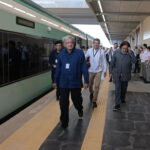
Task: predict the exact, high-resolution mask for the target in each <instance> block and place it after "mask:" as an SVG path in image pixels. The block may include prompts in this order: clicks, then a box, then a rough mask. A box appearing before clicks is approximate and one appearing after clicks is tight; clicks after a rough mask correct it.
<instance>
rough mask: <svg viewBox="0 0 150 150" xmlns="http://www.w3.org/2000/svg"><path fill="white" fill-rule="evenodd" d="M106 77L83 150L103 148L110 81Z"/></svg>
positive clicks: (99, 149)
mask: <svg viewBox="0 0 150 150" xmlns="http://www.w3.org/2000/svg"><path fill="white" fill-rule="evenodd" d="M108 80H109V79H108V76H107V77H106V78H105V79H104V81H103V85H102V88H101V90H100V94H99V97H98V100H99V101H98V107H97V108H96V109H94V111H93V114H92V117H91V120H90V123H89V127H88V129H87V133H86V135H85V138H84V141H83V144H82V148H81V150H101V146H102V140H103V132H104V125H105V117H106V109H107V101H108V91H109V82H108Z"/></svg>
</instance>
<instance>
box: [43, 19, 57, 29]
mask: <svg viewBox="0 0 150 150" xmlns="http://www.w3.org/2000/svg"><path fill="white" fill-rule="evenodd" d="M41 20H42V21H44V22H47V23H48V24H51V25H53V26H55V27H58V26H59V25H58V24H55V23H53V22H50V21H48V20H46V19H43V18H41Z"/></svg>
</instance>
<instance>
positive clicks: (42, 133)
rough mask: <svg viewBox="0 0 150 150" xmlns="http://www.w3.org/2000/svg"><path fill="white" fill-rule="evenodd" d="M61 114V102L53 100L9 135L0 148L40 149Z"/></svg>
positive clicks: (9, 149)
mask: <svg viewBox="0 0 150 150" xmlns="http://www.w3.org/2000/svg"><path fill="white" fill-rule="evenodd" d="M71 105H72V103H71V104H70V106H71ZM59 116H60V108H59V103H58V102H57V101H56V100H52V101H51V102H50V103H49V104H48V105H47V106H46V107H45V108H44V109H42V110H41V111H40V112H39V113H38V114H36V115H35V116H34V117H33V118H32V119H31V120H29V121H28V122H27V123H25V124H24V125H23V126H22V127H21V128H20V129H18V130H17V131H16V132H15V133H14V134H12V135H11V136H10V137H8V138H7V139H6V140H5V141H4V142H3V143H2V144H1V145H0V150H38V149H39V147H40V146H41V144H42V143H43V142H44V141H45V139H46V138H47V137H48V135H49V134H50V133H51V132H52V131H53V129H54V128H55V127H56V125H57V124H58V122H59ZM6 132H7V131H6Z"/></svg>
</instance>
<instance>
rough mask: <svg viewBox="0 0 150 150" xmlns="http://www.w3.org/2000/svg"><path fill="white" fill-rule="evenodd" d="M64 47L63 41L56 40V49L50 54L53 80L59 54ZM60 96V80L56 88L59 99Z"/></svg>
mask: <svg viewBox="0 0 150 150" xmlns="http://www.w3.org/2000/svg"><path fill="white" fill-rule="evenodd" d="M61 49H62V41H60V40H59V41H56V42H55V50H53V51H52V52H51V53H50V56H49V64H50V66H51V71H52V81H53V82H54V75H55V72H56V64H57V62H58V55H59V53H60V51H61ZM59 97H60V90H59V85H58V82H57V89H56V99H57V100H59Z"/></svg>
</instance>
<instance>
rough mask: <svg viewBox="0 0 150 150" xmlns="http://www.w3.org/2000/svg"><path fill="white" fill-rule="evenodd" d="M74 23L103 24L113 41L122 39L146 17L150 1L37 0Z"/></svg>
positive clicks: (149, 12) (104, 29) (148, 12)
mask: <svg viewBox="0 0 150 150" xmlns="http://www.w3.org/2000/svg"><path fill="white" fill-rule="evenodd" d="M33 1H34V2H36V3H38V4H40V5H41V6H43V7H45V8H46V9H47V10H48V11H50V12H52V13H53V14H54V15H56V16H59V17H61V18H62V19H64V20H65V21H67V22H68V23H70V24H94V25H95V24H96V25H98V24H100V25H101V27H102V29H103V31H104V32H105V34H106V36H107V37H108V39H109V40H111V41H112V42H116V41H117V42H121V41H122V40H124V39H125V38H126V37H127V36H128V35H129V34H130V32H131V31H132V30H133V29H135V28H136V27H137V26H138V25H139V24H140V22H141V21H142V20H144V18H145V17H147V16H150V9H149V6H150V0H76V1H75V0H51V1H50V0H33Z"/></svg>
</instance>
